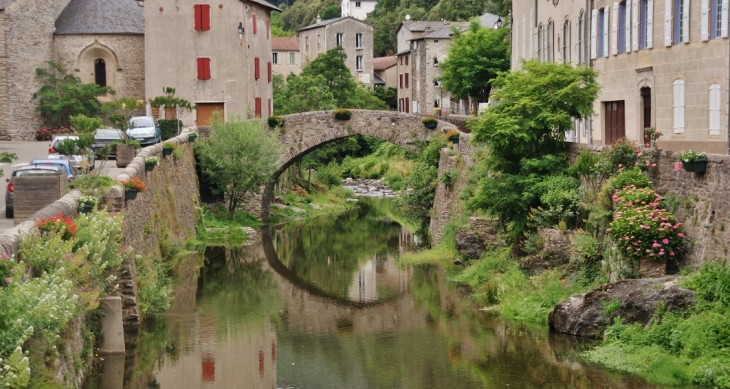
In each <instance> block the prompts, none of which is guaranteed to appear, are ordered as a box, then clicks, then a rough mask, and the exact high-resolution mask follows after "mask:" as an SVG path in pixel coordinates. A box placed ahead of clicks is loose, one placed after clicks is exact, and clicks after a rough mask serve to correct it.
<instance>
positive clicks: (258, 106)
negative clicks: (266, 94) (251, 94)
mask: <svg viewBox="0 0 730 389" xmlns="http://www.w3.org/2000/svg"><path fill="white" fill-rule="evenodd" d="M255 104H256V105H255V108H254V112H255V113H256V117H257V118H260V117H261V98H260V97H257V98H256V100H255Z"/></svg>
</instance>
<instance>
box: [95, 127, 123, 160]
mask: <svg viewBox="0 0 730 389" xmlns="http://www.w3.org/2000/svg"><path fill="white" fill-rule="evenodd" d="M117 140H122V131H121V130H117V129H116V128H100V129H98V130H96V134H94V143H93V144H92V145H91V148H92V149H93V150H94V153H95V154H96V155H97V156H100V155H99V152H100V151H101V148H102V147H104V146H106V145H108V144H110V143H112V142H114V141H117ZM109 155H110V156H114V155H116V150H114V149H112V150H111V151H110V153H109Z"/></svg>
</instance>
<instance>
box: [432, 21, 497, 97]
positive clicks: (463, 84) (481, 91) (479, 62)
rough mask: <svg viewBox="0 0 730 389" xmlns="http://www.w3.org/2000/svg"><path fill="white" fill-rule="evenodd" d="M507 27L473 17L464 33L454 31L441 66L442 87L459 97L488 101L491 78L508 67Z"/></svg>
mask: <svg viewBox="0 0 730 389" xmlns="http://www.w3.org/2000/svg"><path fill="white" fill-rule="evenodd" d="M508 34H509V29H508V28H499V29H494V28H487V27H482V26H481V25H480V24H479V19H476V18H475V19H472V21H471V22H470V23H469V29H468V30H467V31H466V32H465V33H461V32H458V31H457V32H455V33H454V36H453V42H452V43H451V47H450V49H449V55H448V57H447V58H446V59H445V60H444V61H442V62H441V63H440V64H439V66H440V67H441V69H443V73H442V75H441V77H440V80H441V81H442V82H443V88H445V89H446V90H448V91H449V92H451V94H453V95H454V96H456V97H459V98H465V97H471V98H473V99H475V100H477V102H487V101H488V100H489V94H490V92H491V90H492V80H493V79H494V78H495V77H497V75H498V74H499V72H503V71H506V70H509V66H510V58H509V41H508Z"/></svg>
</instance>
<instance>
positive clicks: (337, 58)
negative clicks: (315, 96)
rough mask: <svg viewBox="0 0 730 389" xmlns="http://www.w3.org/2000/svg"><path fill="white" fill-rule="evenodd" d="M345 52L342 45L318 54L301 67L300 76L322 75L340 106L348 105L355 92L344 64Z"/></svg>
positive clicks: (352, 79) (351, 78)
mask: <svg viewBox="0 0 730 389" xmlns="http://www.w3.org/2000/svg"><path fill="white" fill-rule="evenodd" d="M346 58H347V54H345V50H344V49H343V48H342V46H337V47H334V48H332V49H329V50H327V51H326V52H325V53H323V54H320V55H319V56H317V58H315V59H314V60H313V61H311V62H309V63H308V64H307V65H306V66H304V68H303V69H302V73H301V76H302V77H317V76H319V75H321V76H323V77H324V79H325V85H326V86H327V89H329V91H330V92H331V93H332V95H333V96H334V98H335V103H336V104H337V105H338V106H340V107H350V105H348V102H349V100H350V97H351V96H353V95H354V94H355V91H356V89H357V84H355V79H354V78H353V77H352V74H351V73H350V69H348V68H347V66H346V65H345V59H346Z"/></svg>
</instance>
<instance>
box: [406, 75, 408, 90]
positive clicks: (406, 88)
mask: <svg viewBox="0 0 730 389" xmlns="http://www.w3.org/2000/svg"><path fill="white" fill-rule="evenodd" d="M406 89H408V73H406Z"/></svg>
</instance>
